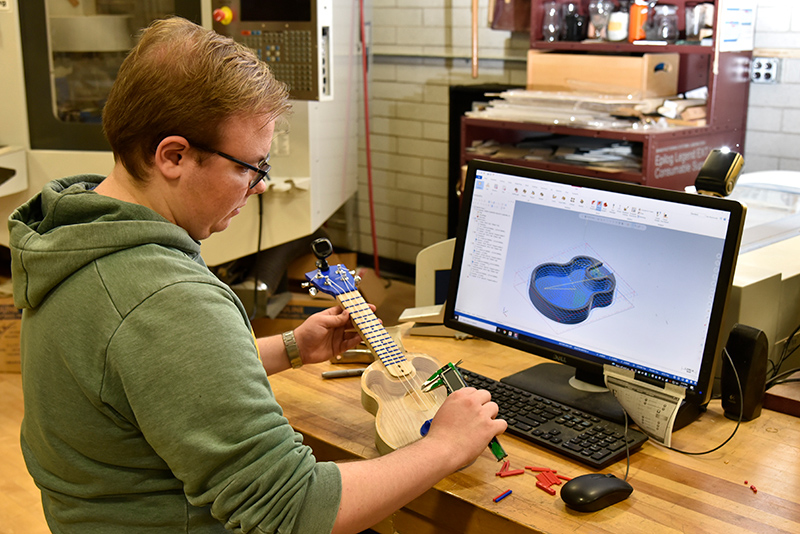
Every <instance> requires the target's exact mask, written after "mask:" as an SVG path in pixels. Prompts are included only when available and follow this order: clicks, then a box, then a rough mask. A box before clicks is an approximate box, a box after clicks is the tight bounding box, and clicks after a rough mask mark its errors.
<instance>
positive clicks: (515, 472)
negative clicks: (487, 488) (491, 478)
mask: <svg viewBox="0 0 800 534" xmlns="http://www.w3.org/2000/svg"><path fill="white" fill-rule="evenodd" d="M498 474H499V475H500V476H501V477H513V476H515V475H523V474H525V470H524V469H507V470H506V471H503V472H502V473H498Z"/></svg>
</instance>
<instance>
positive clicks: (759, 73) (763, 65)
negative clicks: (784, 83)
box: [750, 57, 781, 83]
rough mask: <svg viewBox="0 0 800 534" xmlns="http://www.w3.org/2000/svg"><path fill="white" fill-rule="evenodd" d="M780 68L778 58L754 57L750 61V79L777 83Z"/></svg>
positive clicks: (756, 81)
mask: <svg viewBox="0 0 800 534" xmlns="http://www.w3.org/2000/svg"><path fill="white" fill-rule="evenodd" d="M780 68H781V60H780V58H777V57H754V58H753V60H752V61H751V62H750V81H751V82H753V83H778V75H779V73H780Z"/></svg>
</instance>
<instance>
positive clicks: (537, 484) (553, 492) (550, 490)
mask: <svg viewBox="0 0 800 534" xmlns="http://www.w3.org/2000/svg"><path fill="white" fill-rule="evenodd" d="M536 487H537V488H539V489H540V490H542V491H545V492H547V493H549V494H550V495H555V494H556V490H554V489H553V488H551V487H550V486H545V485H544V484H542V483H541V482H537V483H536Z"/></svg>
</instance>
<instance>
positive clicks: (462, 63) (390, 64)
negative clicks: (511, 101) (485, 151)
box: [350, 0, 800, 263]
mask: <svg viewBox="0 0 800 534" xmlns="http://www.w3.org/2000/svg"><path fill="white" fill-rule="evenodd" d="M371 4H372V7H371V20H372V27H371V32H370V33H371V38H372V52H373V62H372V65H371V69H370V73H369V80H370V99H369V102H370V121H371V130H372V131H371V137H370V140H371V148H372V173H373V193H374V199H375V202H374V207H375V221H376V228H377V236H378V239H377V248H378V253H379V255H380V256H381V257H382V258H389V259H392V260H398V261H401V262H405V263H414V262H415V259H416V254H417V252H419V251H420V250H421V249H422V248H424V247H426V246H428V245H430V244H432V243H435V242H438V241H440V240H442V239H445V238H446V237H447V236H446V232H447V195H448V187H449V186H448V183H447V147H448V141H449V139H448V87H449V86H451V85H465V84H471V83H475V84H478V83H504V84H518V85H524V84H525V54H526V51H527V49H528V44H529V37H528V34H527V33H511V32H506V31H495V30H491V29H489V28H488V25H487V23H486V21H487V13H486V10H487V7H486V4H488V2H480V3H479V5H480V8H481V10H480V13H479V22H480V24H479V26H480V31H479V36H478V43H479V56H480V58H481V62H480V66H479V77H478V78H477V79H473V78H472V77H471V73H470V63H469V61H468V58H469V54H470V49H471V33H470V25H471V10H470V7H471V0H372V2H371ZM757 4H758V12H757V21H756V42H755V45H756V48H757V51H765V52H768V53H773V52H779V53H780V54H782V55H783V56H784V58H783V59H782V73H781V75H780V80H779V82H780V83H778V84H775V85H758V84H752V85H751V93H750V101H749V118H748V128H747V136H746V145H745V146H746V149H745V154H744V156H745V162H746V163H745V165H746V166H745V172H749V171H758V170H770V169H784V170H800V150H797V147H798V146H800V2H797V1H796V0H758V1H757ZM362 111H363V110H362ZM361 128H362V135H361V137H360V147H359V155H360V156H359V157H360V163H359V165H360V168H359V191H358V195H357V199H356V200H355V201H354V204H355V209H354V211H355V212H356V216H355V220H356V221H357V227H358V228H357V230H356V231H352V230H351V231H350V234H351V235H355V239H354V241H356V242H357V243H355V244H352V243H351V246H355V248H357V250H358V251H359V252H364V253H368V254H372V253H373V247H372V238H371V233H370V228H371V226H370V210H369V204H368V191H367V172H366V155H365V142H364V134H363V117H362V123H361Z"/></svg>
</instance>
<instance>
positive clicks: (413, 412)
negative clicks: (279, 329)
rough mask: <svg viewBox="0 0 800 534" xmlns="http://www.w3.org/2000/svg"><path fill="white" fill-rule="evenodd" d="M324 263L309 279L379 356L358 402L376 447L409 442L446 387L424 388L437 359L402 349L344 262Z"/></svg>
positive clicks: (363, 378) (367, 373) (440, 400)
mask: <svg viewBox="0 0 800 534" xmlns="http://www.w3.org/2000/svg"><path fill="white" fill-rule="evenodd" d="M328 245H330V243H328ZM312 248H313V245H312ZM315 253H316V252H315ZM318 257H319V256H318ZM320 263H322V262H320ZM320 263H318V264H317V265H320ZM322 265H323V266H322V267H320V268H319V269H318V270H316V271H312V272H309V273H306V279H307V280H308V284H309V285H310V286H313V288H314V289H315V290H318V291H322V292H324V293H327V294H329V295H332V296H334V297H336V300H337V301H339V304H340V305H341V306H342V307H343V308H344V309H346V310H348V311H349V312H350V319H351V321H352V322H353V326H355V328H356V330H357V331H358V333H359V334H360V335H361V338H362V339H363V340H364V343H366V345H367V347H369V349H370V351H372V353H373V354H374V355H375V356H376V358H377V359H376V361H375V362H373V363H372V364H371V365H370V366H369V367H368V368H367V370H366V371H364V373H363V374H362V376H361V404H362V405H363V406H364V408H366V409H367V410H368V411H369V412H370V413H372V414H373V415H375V445H376V446H377V448H378V451H379V452H380V453H381V454H385V453H387V452H391V451H393V450H396V449H398V448H400V447H403V446H405V445H408V444H410V443H413V442H414V441H416V440H418V439H420V438H421V437H422V434H421V433H420V430H421V428H422V425H423V423H425V421H428V420H429V419H432V418H433V416H434V415H435V414H436V412H437V411H438V410H439V407H440V406H441V405H442V403H443V402H444V400H445V398H447V393H446V391H444V388H439V389H436V390H433V391H430V392H423V391H422V385H423V383H424V382H425V380H427V379H428V378H430V376H431V375H433V374H434V373H435V372H436V371H438V370H439V369H440V368H441V364H440V363H439V362H437V361H436V360H435V359H433V358H431V357H430V356H426V355H424V354H414V355H410V357H409V358H406V353H405V351H404V350H402V349H401V348H400V347H399V346H398V344H397V343H396V342H395V340H394V339H393V338H392V337H391V336H390V335H389V333H388V332H387V331H386V329H385V328H384V327H383V325H382V324H381V322H380V320H378V318H377V317H375V314H374V313H372V309H371V308H370V307H369V305H368V304H367V303H366V302H365V301H364V298H363V297H362V296H361V294H360V293H359V292H358V291H357V290H356V289H355V279H353V278H352V276H351V275H352V273H350V271H348V270H347V268H345V267H344V266H343V265H335V266H328V265H327V264H325V263H322ZM312 293H313V292H312Z"/></svg>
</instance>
